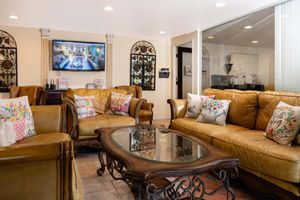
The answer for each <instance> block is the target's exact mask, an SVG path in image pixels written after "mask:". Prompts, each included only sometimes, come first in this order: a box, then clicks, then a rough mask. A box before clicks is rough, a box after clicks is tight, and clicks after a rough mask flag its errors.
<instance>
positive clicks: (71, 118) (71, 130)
mask: <svg viewBox="0 0 300 200" xmlns="http://www.w3.org/2000/svg"><path fill="white" fill-rule="evenodd" d="M63 106H64V107H65V113H66V131H67V133H68V134H69V135H70V137H71V138H72V139H75V140H76V139H78V124H79V119H78V115H77V108H76V106H75V103H74V101H73V100H72V99H71V98H69V97H65V98H64V99H63Z"/></svg>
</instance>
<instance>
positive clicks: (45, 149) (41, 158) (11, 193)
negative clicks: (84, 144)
mask: <svg viewBox="0 0 300 200" xmlns="http://www.w3.org/2000/svg"><path fill="white" fill-rule="evenodd" d="M72 149H73V148H72V142H71V141H65V142H60V143H49V144H43V145H30V146H9V147H5V148H0V180H1V182H2V183H3V184H1V187H0V196H1V198H3V199H24V197H28V196H30V199H40V198H41V197H42V196H47V197H51V198H49V199H71V196H72V194H71V192H72V185H71V183H72V182H71V181H72V177H71V176H72V165H71V164H72V160H73V151H72Z"/></svg>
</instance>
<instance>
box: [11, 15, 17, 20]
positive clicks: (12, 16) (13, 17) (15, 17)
mask: <svg viewBox="0 0 300 200" xmlns="http://www.w3.org/2000/svg"><path fill="white" fill-rule="evenodd" d="M9 19H19V17H18V16H16V15H10V16H9Z"/></svg>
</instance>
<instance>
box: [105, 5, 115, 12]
mask: <svg viewBox="0 0 300 200" xmlns="http://www.w3.org/2000/svg"><path fill="white" fill-rule="evenodd" d="M103 9H104V10H105V11H107V12H109V11H113V10H114V8H113V7H111V6H105V7H104V8H103Z"/></svg>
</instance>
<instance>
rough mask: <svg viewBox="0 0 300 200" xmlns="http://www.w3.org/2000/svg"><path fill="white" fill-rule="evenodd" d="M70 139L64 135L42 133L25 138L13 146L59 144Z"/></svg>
mask: <svg viewBox="0 0 300 200" xmlns="http://www.w3.org/2000/svg"><path fill="white" fill-rule="evenodd" d="M70 140H71V138H70V136H69V135H68V134H66V133H58V132H53V133H44V134H39V135H36V136H32V137H28V138H25V139H24V140H22V141H20V142H17V143H15V144H14V145H13V146H32V145H42V144H49V143H60V142H64V141H70Z"/></svg>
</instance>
